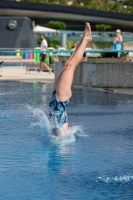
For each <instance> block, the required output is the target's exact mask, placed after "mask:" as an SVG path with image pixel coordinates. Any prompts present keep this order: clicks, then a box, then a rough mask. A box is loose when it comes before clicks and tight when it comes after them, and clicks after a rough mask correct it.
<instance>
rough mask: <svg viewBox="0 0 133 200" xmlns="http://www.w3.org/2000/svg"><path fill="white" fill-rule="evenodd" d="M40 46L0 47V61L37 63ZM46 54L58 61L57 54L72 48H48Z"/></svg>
mask: <svg viewBox="0 0 133 200" xmlns="http://www.w3.org/2000/svg"><path fill="white" fill-rule="evenodd" d="M40 52H41V51H40V48H39V47H37V48H35V49H9V48H8V49H2V48H0V61H4V63H3V66H26V65H27V64H28V63H30V64H33V63H35V64H39V63H40ZM46 52H47V54H48V55H51V56H52V58H53V60H54V61H58V58H59V56H65V57H69V56H70V55H71V54H72V52H73V50H64V49H60V50H56V49H49V50H47V51H46ZM115 52H121V53H129V52H133V50H121V51H120V50H119V51H118V50H110V49H104V50H103V49H97V50H94V49H87V50H85V53H86V55H87V57H98V56H96V55H99V54H102V53H115Z"/></svg>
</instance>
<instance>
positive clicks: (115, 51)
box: [0, 49, 133, 54]
mask: <svg viewBox="0 0 133 200" xmlns="http://www.w3.org/2000/svg"><path fill="white" fill-rule="evenodd" d="M43 52H44V51H40V50H20V51H14V50H13V51H12V50H11V51H9V50H0V54H2V53H4V54H16V53H20V54H23V53H43ZM45 52H46V53H53V54H54V53H64V54H65V53H72V52H73V50H46V51H45ZM84 52H85V53H113V52H114V53H117V52H119V53H129V52H133V50H131V49H129V50H116V49H115V50H114V49H113V50H110V49H106V50H105V49H104V50H102V49H95V50H94V49H92V50H85V51H84Z"/></svg>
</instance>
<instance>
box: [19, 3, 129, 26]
mask: <svg viewBox="0 0 133 200" xmlns="http://www.w3.org/2000/svg"><path fill="white" fill-rule="evenodd" d="M22 1H25V2H37V3H46V4H59V5H65V6H66V5H68V1H66V0H22ZM81 2H82V3H81ZM71 6H77V7H83V8H89V9H95V10H105V11H111V12H121V13H129V14H132V13H133V0H121V1H118V0H114V1H110V0H82V1H81V0H74V1H73V3H72V5H71ZM125 6H126V7H125ZM51 28H52V27H51Z"/></svg>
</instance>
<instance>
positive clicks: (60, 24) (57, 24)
mask: <svg viewBox="0 0 133 200" xmlns="http://www.w3.org/2000/svg"><path fill="white" fill-rule="evenodd" d="M47 27H49V28H53V29H57V30H59V29H61V30H64V29H66V24H65V23H64V22H60V21H49V22H48V23H47Z"/></svg>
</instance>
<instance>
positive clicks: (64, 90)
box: [54, 23, 92, 101]
mask: <svg viewBox="0 0 133 200" xmlns="http://www.w3.org/2000/svg"><path fill="white" fill-rule="evenodd" d="M91 39H92V38H91V27H90V25H89V23H86V26H85V30H84V34H83V37H82V39H81V41H80V43H79V45H78V47H77V48H76V50H75V52H74V53H73V54H72V55H71V56H70V58H69V59H68V61H67V62H66V63H65V65H64V66H63V68H62V71H61V73H60V75H59V76H58V78H57V81H56V82H55V85H54V90H56V98H57V100H59V101H65V100H67V99H69V98H70V97H71V95H72V93H71V85H72V81H73V74H74V71H75V68H76V66H77V65H78V63H79V62H80V60H81V59H82V57H83V54H84V50H85V48H86V45H87V43H88V42H89V41H91Z"/></svg>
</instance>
